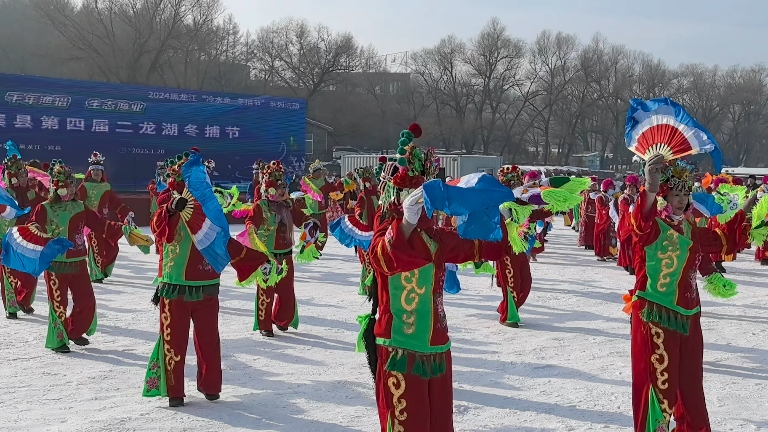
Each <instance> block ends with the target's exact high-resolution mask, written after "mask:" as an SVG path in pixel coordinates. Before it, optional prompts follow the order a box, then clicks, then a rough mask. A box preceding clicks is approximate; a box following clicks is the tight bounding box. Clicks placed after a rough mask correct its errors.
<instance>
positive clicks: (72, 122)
mask: <svg viewBox="0 0 768 432" xmlns="http://www.w3.org/2000/svg"><path fill="white" fill-rule="evenodd" d="M67 130H80V131H84V130H85V119H77V118H68V119H67Z"/></svg>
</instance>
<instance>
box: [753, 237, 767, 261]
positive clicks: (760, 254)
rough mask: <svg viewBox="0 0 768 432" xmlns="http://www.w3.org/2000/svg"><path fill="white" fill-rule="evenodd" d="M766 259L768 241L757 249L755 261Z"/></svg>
mask: <svg viewBox="0 0 768 432" xmlns="http://www.w3.org/2000/svg"><path fill="white" fill-rule="evenodd" d="M764 259H768V241H766V242H765V243H763V245H762V246H760V247H758V248H757V250H756V251H755V261H762V260H764Z"/></svg>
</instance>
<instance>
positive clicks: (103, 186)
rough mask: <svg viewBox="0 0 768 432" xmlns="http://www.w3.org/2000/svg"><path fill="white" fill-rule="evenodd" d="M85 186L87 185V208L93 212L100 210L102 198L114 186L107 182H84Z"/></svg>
mask: <svg viewBox="0 0 768 432" xmlns="http://www.w3.org/2000/svg"><path fill="white" fill-rule="evenodd" d="M83 185H85V191H86V192H87V194H86V197H85V206H86V207H88V208H89V209H91V210H97V209H98V208H99V202H100V201H101V197H102V196H104V193H105V192H106V191H108V190H110V189H112V186H110V185H109V183H107V182H102V183H96V182H88V181H87V182H84V183H83Z"/></svg>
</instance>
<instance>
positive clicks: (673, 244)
mask: <svg viewBox="0 0 768 432" xmlns="http://www.w3.org/2000/svg"><path fill="white" fill-rule="evenodd" d="M678 236H679V234H677V233H676V232H675V231H673V230H669V231H667V234H666V235H665V238H664V241H663V242H662V243H661V250H659V252H658V254H657V257H658V258H659V259H660V260H661V263H660V265H659V267H661V273H659V281H658V282H657V283H656V289H657V290H658V291H659V292H665V291H666V290H667V284H669V281H670V279H671V278H670V276H669V274H670V273H672V272H673V271H674V270H675V268H677V255H678V252H679V250H680V241H679V238H678Z"/></svg>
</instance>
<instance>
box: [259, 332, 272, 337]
mask: <svg viewBox="0 0 768 432" xmlns="http://www.w3.org/2000/svg"><path fill="white" fill-rule="evenodd" d="M259 333H261V335H262V336H264V337H275V332H273V331H272V330H259Z"/></svg>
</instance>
